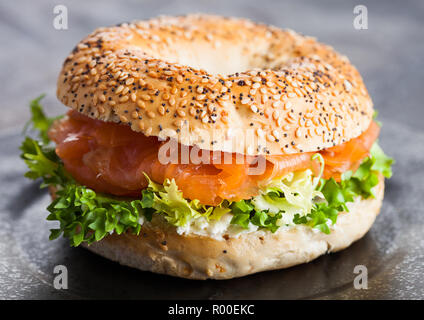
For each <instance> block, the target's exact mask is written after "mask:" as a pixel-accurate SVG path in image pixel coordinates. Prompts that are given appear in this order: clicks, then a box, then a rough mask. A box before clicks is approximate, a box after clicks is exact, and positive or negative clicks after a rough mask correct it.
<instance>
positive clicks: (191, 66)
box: [57, 15, 373, 155]
mask: <svg viewBox="0 0 424 320" xmlns="http://www.w3.org/2000/svg"><path fill="white" fill-rule="evenodd" d="M57 96H58V98H59V100H60V101H61V102H62V103H63V104H64V105H66V106H68V107H71V108H73V109H75V110H77V111H78V112H80V113H83V114H85V115H87V116H89V117H92V118H96V119H100V120H103V121H114V122H119V123H125V124H128V125H130V126H131V129H132V130H134V131H137V132H142V133H143V134H144V135H147V136H151V135H153V136H159V137H161V138H168V137H171V138H174V139H176V140H178V142H180V143H181V144H184V145H190V146H191V145H197V146H198V147H199V148H201V149H206V150H219V151H229V152H238V153H241V154H250V155H257V154H271V155H273V154H290V153H298V152H311V151H312V152H313V151H317V150H322V149H325V148H328V147H331V146H335V145H338V144H341V143H344V142H345V141H348V140H350V139H352V138H355V137H357V136H359V135H360V134H361V133H362V132H363V131H364V130H365V129H366V128H368V126H369V124H370V121H371V119H372V115H373V107H372V101H371V99H370V97H369V95H368V93H367V90H366V88H365V86H364V83H363V81H362V78H361V76H360V74H359V73H358V71H357V70H356V69H355V67H353V66H352V65H351V64H350V63H349V60H348V59H347V58H346V57H344V56H342V55H340V54H338V53H337V52H335V51H334V50H333V49H332V48H331V47H329V46H326V45H323V44H321V43H319V42H317V41H316V40H314V39H313V38H310V37H304V36H301V35H299V34H297V33H295V32H293V31H291V30H281V29H278V28H275V27H270V26H265V25H261V24H256V23H252V22H250V21H248V20H245V19H234V18H222V17H218V16H208V15H189V16H184V17H161V18H158V19H153V20H150V21H147V22H146V21H140V22H133V23H124V24H121V25H119V26H115V27H110V28H100V29H97V30H96V31H95V32H93V33H92V34H91V35H89V36H88V37H86V38H85V39H84V40H82V41H81V42H80V43H79V44H78V45H77V46H76V47H75V49H74V50H73V51H72V53H71V54H70V55H69V56H68V57H67V58H66V60H65V62H64V65H63V68H62V71H61V72H60V75H59V79H58V83H57ZM212 132H213V135H212V134H211V133H212ZM240 132H242V133H244V134H245V135H246V132H251V137H249V138H247V139H246V140H247V141H237V143H236V144H228V143H226V141H228V139H229V137H230V136H231V135H237V134H238V135H240ZM264 140H265V141H264ZM265 143H266V147H264V146H263V145H264V144H265Z"/></svg>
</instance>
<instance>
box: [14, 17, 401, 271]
mask: <svg viewBox="0 0 424 320" xmlns="http://www.w3.org/2000/svg"><path fill="white" fill-rule="evenodd" d="M57 97H58V99H59V101H60V102H61V103H62V104H64V105H65V106H67V107H69V111H68V112H67V113H66V114H65V115H64V116H61V117H57V118H48V117H46V115H45V113H44V112H43V110H42V106H41V104H40V100H41V98H42V97H39V98H37V99H35V100H34V101H32V102H31V105H30V108H31V112H32V118H31V121H30V125H29V127H30V128H32V129H33V131H34V132H38V135H37V136H36V137H35V136H34V134H32V135H29V136H27V137H26V138H25V140H24V141H23V143H22V146H21V151H22V153H21V157H22V158H23V159H24V161H25V162H26V164H27V166H28V167H29V171H28V172H27V173H26V176H27V177H28V178H31V179H38V178H41V179H42V180H43V183H42V186H43V187H48V188H49V190H50V193H51V195H52V199H53V201H52V203H51V204H50V205H49V207H48V208H47V210H48V211H49V215H48V217H47V220H50V221H56V223H57V224H58V226H57V228H55V229H51V234H50V239H56V238H58V237H60V236H64V237H66V238H67V239H69V241H70V245H71V246H80V245H81V246H83V247H85V248H87V249H89V250H91V251H93V252H95V253H97V254H99V255H101V256H104V257H106V258H108V259H111V260H114V261H117V262H119V263H121V264H123V265H127V266H131V267H134V268H138V269H140V270H146V271H152V272H156V273H162V274H167V275H171V276H177V277H183V278H189V279H229V278H234V277H240V276H244V275H248V274H252V273H256V272H260V271H265V270H271V269H281V268H287V267H290V266H294V265H297V264H300V263H305V262H309V261H311V260H313V259H315V258H317V257H318V256H320V255H322V254H325V253H328V252H335V251H338V250H341V249H343V248H346V247H348V246H349V245H350V244H351V243H352V242H354V241H356V240H358V239H360V238H361V237H362V236H363V235H364V234H365V233H366V232H367V231H368V230H369V229H370V227H371V225H372V224H373V222H374V220H375V218H376V216H377V214H378V213H379V210H380V207H381V204H382V201H383V196H384V179H385V178H390V176H391V174H392V172H391V165H392V163H393V160H392V159H391V158H389V157H387V156H386V155H385V154H384V152H383V151H382V149H381V148H380V147H379V145H378V141H377V140H378V136H379V133H380V126H381V125H380V124H379V123H378V122H377V120H375V116H376V112H375V111H374V109H373V104H372V101H371V98H370V96H369V94H368V92H367V90H366V88H365V85H364V83H363V80H362V78H361V76H360V74H359V72H358V71H357V70H356V68H355V67H354V66H353V65H352V64H351V63H350V62H349V60H348V59H347V58H346V57H345V56H343V55H340V54H339V53H337V52H336V51H335V50H334V49H333V48H331V47H329V46H327V45H324V44H322V43H320V42H318V41H316V40H315V39H313V38H310V37H306V36H302V35H299V34H297V33H295V32H294V31H291V30H282V29H279V28H276V27H272V26H267V25H263V24H257V23H253V22H251V21H248V20H245V19H238V18H224V17H220V16H211V15H187V16H179V17H168V16H166V17H159V18H156V19H152V20H149V21H135V22H131V23H123V24H120V25H117V26H113V27H105V28H99V29H97V30H95V31H94V32H93V33H92V34H90V35H89V36H87V37H86V38H85V39H83V40H82V41H81V42H79V43H78V44H77V46H76V47H75V48H74V49H73V51H72V52H71V53H70V54H69V56H68V57H67V58H66V59H65V61H64V63H63V66H62V70H61V71H60V74H59V77H58V81H57Z"/></svg>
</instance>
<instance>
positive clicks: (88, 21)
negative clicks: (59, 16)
mask: <svg viewBox="0 0 424 320" xmlns="http://www.w3.org/2000/svg"><path fill="white" fill-rule="evenodd" d="M58 4H63V5H65V6H66V7H67V8H68V18H69V20H68V26H69V29H68V30H56V29H55V28H54V27H53V19H54V16H55V15H54V13H53V8H54V6H55V5H58ZM358 4H363V5H366V7H367V8H368V20H369V21H368V28H369V29H368V30H356V29H355V28H354V27H353V19H354V17H355V15H354V13H353V8H354V7H355V6H356V5H358ZM197 12H202V13H215V14H222V15H227V16H239V17H247V18H250V19H252V20H254V21H258V22H263V23H267V24H272V25H275V26H278V27H283V28H291V29H294V30H296V31H298V32H301V33H303V34H306V35H311V36H314V37H317V38H318V40H320V41H322V42H325V43H327V44H330V45H332V46H334V47H335V48H336V49H337V50H338V51H339V52H341V53H343V54H345V55H347V56H348V57H349V58H350V60H351V61H352V62H353V63H354V64H355V65H356V66H357V68H358V69H359V71H360V72H361V74H362V76H363V78H364V80H365V83H366V85H367V88H368V90H369V91H370V94H371V96H372V98H373V101H374V104H375V107H376V108H377V109H378V110H379V111H380V117H381V118H382V119H384V118H392V119H395V120H397V121H400V122H402V123H403V124H406V125H408V126H412V127H414V128H416V129H421V128H422V127H423V126H422V123H421V122H422V119H423V116H424V111H423V108H422V93H423V89H424V85H423V84H424V72H423V71H424V63H423V57H424V35H423V31H424V1H422V0H415V1H364V0H363V1H329V0H319V1H317V0H315V1H305V0H297V1H277V0H260V1H258V0H216V1H211V0H178V1H165V0H126V1H123V0H121V1H101V0H96V1H83V0H81V1H76V0H74V1H70V0H37V1H33V0H25V1H24V0H15V1H5V0H2V1H1V2H0V37H1V39H2V41H1V50H0V65H1V81H2V83H1V86H0V96H1V97H2V99H1V100H0V108H1V111H2V113H1V117H0V127H1V129H0V133H1V132H2V131H10V130H17V129H18V128H19V127H21V126H22V125H23V124H24V123H25V121H26V120H27V119H28V117H29V114H28V112H27V106H28V102H29V101H30V100H31V99H33V98H35V97H37V96H38V95H40V94H41V93H46V94H47V97H46V98H45V100H44V104H45V106H46V108H47V110H48V111H49V113H50V114H52V115H53V114H60V113H63V111H64V109H63V107H61V105H60V104H59V103H58V102H57V100H56V97H55V91H56V77H57V75H58V73H59V70H60V68H61V64H62V61H63V60H64V59H65V57H66V56H67V54H68V53H69V52H70V50H71V49H72V48H73V47H74V45H75V44H76V43H77V42H78V41H79V40H80V39H82V38H83V37H84V36H86V35H87V34H88V33H90V32H91V31H93V30H94V29H95V28H97V27H100V26H106V25H113V24H116V23H119V22H123V21H130V20H135V19H148V18H151V17H155V16H158V15H162V14H185V13H197Z"/></svg>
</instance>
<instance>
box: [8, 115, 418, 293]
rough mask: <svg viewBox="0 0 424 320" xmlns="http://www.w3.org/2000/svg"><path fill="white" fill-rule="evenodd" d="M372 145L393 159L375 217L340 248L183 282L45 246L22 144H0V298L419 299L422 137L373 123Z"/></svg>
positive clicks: (60, 244)
mask: <svg viewBox="0 0 424 320" xmlns="http://www.w3.org/2000/svg"><path fill="white" fill-rule="evenodd" d="M383 123H384V126H383V130H382V136H381V144H382V146H383V148H384V150H385V151H386V152H387V153H388V154H390V155H391V156H393V157H395V159H396V161H397V162H396V165H395V166H394V176H393V178H392V179H391V180H389V181H387V184H386V195H385V200H384V205H383V208H382V211H381V214H380V215H379V216H378V218H377V220H376V223H375V224H374V226H373V228H372V229H371V231H370V232H369V233H368V234H367V235H366V236H365V237H364V238H363V239H362V240H360V241H358V242H356V243H355V244H353V245H352V246H351V247H350V248H348V249H346V250H344V251H341V252H339V253H335V254H330V255H326V256H323V257H321V258H319V259H317V260H315V261H313V262H311V263H309V264H304V265H300V266H296V267H293V268H290V269H286V270H279V271H272V272H264V273H259V274H255V275H251V276H248V277H244V278H239V279H234V280H226V281H212V280H211V281H191V280H183V279H177V278H172V277H167V276H162V275H156V274H152V273H148V272H140V271H137V270H133V269H130V268H127V267H123V266H120V265H118V264H117V263H114V262H111V261H108V260H106V259H103V258H101V257H99V256H96V255H94V254H92V253H90V252H88V251H87V250H85V249H82V248H70V247H69V246H68V244H67V242H66V240H64V239H60V240H55V241H49V240H48V235H49V231H48V230H49V229H50V228H51V227H52V223H51V222H47V221H46V220H45V217H46V216H47V212H46V210H45V207H46V206H47V205H48V203H49V196H48V194H47V192H46V191H45V190H40V189H39V188H38V183H36V182H31V181H28V180H26V179H25V178H24V177H23V176H22V175H23V173H24V172H25V166H24V164H23V163H22V161H21V160H20V159H19V158H18V153H19V152H18V145H19V143H20V141H21V139H22V137H21V136H20V135H18V134H7V135H3V136H2V137H0V142H1V143H0V145H1V146H2V148H1V149H2V150H1V154H0V177H1V179H2V187H1V197H0V214H1V221H2V222H1V226H2V227H1V228H0V298H2V299H4V298H13V299H21V298H27V299H34V298H36V299H44V298H48V299H56V298H60V299H72V298H80V299H90V298H115V299H122V298H123V299H173V298H179V299H300V298H311V299H316V298H318V299H345V298H351V299H364V298H365V299H385V298H389V299H392V298H395V299H405V298H412V299H423V298H424V276H423V271H424V268H423V267H424V234H423V230H424V228H423V227H424V209H423V201H422V200H423V195H424V183H423V181H424V169H423V165H424V155H423V153H422V150H423V146H424V132H421V133H419V132H416V131H413V130H411V129H409V128H407V127H404V126H403V125H400V124H398V123H396V122H393V121H390V120H386V121H384V119H383ZM55 265H65V266H66V267H67V268H68V273H69V281H68V284H69V289H68V290H56V289H54V287H53V279H54V274H53V268H54V266H55ZM356 265H365V266H367V268H368V274H369V280H368V289H367V290H356V289H354V287H353V279H354V277H355V276H356V275H355V274H354V273H353V269H354V267H355V266H356Z"/></svg>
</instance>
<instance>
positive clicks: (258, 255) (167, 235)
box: [83, 176, 384, 279]
mask: <svg viewBox="0 0 424 320" xmlns="http://www.w3.org/2000/svg"><path fill="white" fill-rule="evenodd" d="M383 195H384V178H383V177H382V176H380V183H379V185H378V186H377V187H376V198H375V199H367V200H363V199H360V198H358V199H356V201H355V202H353V203H350V204H349V210H350V211H349V212H343V213H340V215H339V217H338V220H337V223H336V225H335V227H334V228H333V230H332V231H331V233H330V234H328V235H327V234H324V233H322V232H319V231H317V230H312V229H311V228H309V227H303V226H302V227H299V226H298V227H295V228H290V229H284V230H283V229H280V230H278V231H277V232H276V233H274V234H273V233H271V232H265V233H264V232H260V233H259V232H257V231H256V232H252V233H247V234H243V235H241V236H240V237H239V238H229V239H228V240H224V239H223V240H222V241H219V240H215V239H213V238H208V237H203V236H196V235H188V236H184V235H179V234H178V233H176V231H175V228H174V227H172V226H170V225H168V226H161V227H158V226H156V227H152V226H151V225H150V226H147V225H143V227H142V229H141V232H140V235H139V236H135V235H131V234H122V235H116V234H112V235H110V236H107V237H106V238H104V239H103V240H101V241H99V242H94V243H92V244H91V245H86V244H83V246H84V247H86V248H88V249H89V250H91V251H93V252H95V253H97V254H99V255H101V256H103V257H106V258H108V259H111V260H113V261H117V262H119V263H120V264H123V265H127V266H130V267H134V268H138V269H140V270H147V271H152V272H156V273H162V274H168V275H172V276H177V277H183V278H189V279H229V278H234V277H241V276H244V275H248V274H252V273H256V272H260V271H266V270H273V269H282V268H288V267H291V266H294V265H297V264H301V263H305V262H309V261H311V260H313V259H315V258H317V257H319V256H320V255H322V254H325V253H328V252H335V251H339V250H342V249H344V248H346V247H348V246H349V245H350V244H352V242H354V241H356V240H358V239H360V238H361V237H362V236H363V235H364V234H365V233H366V232H367V231H368V230H369V229H370V227H371V225H372V224H373V222H374V220H375V218H376V216H377V214H378V213H379V211H380V207H381V204H382V201H383Z"/></svg>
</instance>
